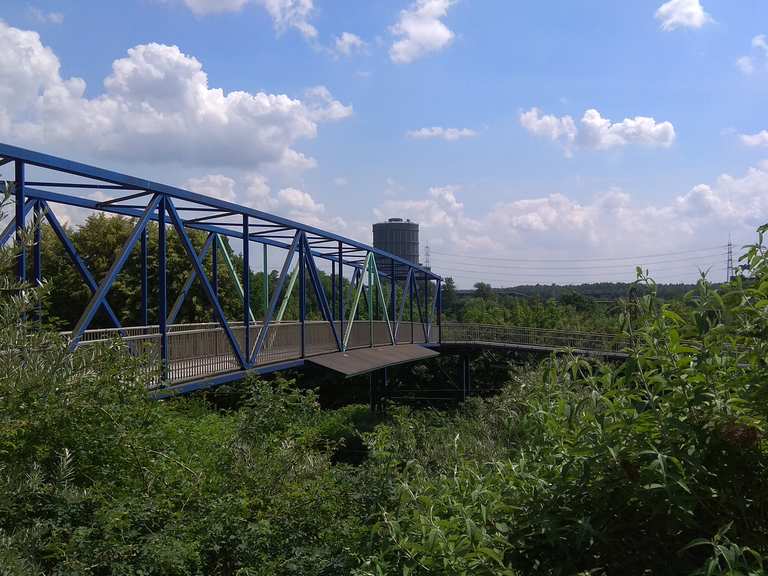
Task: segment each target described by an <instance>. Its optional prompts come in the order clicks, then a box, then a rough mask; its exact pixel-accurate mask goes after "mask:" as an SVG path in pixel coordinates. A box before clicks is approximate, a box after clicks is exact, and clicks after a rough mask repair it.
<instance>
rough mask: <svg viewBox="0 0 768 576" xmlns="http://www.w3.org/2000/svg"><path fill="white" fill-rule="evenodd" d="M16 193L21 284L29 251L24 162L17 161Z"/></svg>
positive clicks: (17, 267) (25, 278) (23, 279)
mask: <svg viewBox="0 0 768 576" xmlns="http://www.w3.org/2000/svg"><path fill="white" fill-rule="evenodd" d="M14 168H15V178H16V180H15V183H14V193H15V198H16V249H17V250H18V251H19V255H18V261H17V264H16V275H17V277H18V279H19V282H26V280H27V250H26V248H25V247H24V226H25V224H26V214H27V213H26V210H25V209H24V207H25V204H26V201H25V198H24V162H21V161H20V160H16V162H15V163H14Z"/></svg>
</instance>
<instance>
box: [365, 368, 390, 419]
mask: <svg viewBox="0 0 768 576" xmlns="http://www.w3.org/2000/svg"><path fill="white" fill-rule="evenodd" d="M388 393H389V370H388V369H387V368H382V369H381V370H378V371H376V372H369V373H368V400H369V404H370V410H371V412H372V413H374V414H380V413H382V412H383V411H384V398H385V397H386V396H387V395H388Z"/></svg>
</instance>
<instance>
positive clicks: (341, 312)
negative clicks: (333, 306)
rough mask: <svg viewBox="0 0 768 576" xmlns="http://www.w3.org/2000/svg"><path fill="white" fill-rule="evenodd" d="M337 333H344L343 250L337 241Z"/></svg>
mask: <svg viewBox="0 0 768 576" xmlns="http://www.w3.org/2000/svg"><path fill="white" fill-rule="evenodd" d="M339 334H344V251H343V244H342V243H341V242H339Z"/></svg>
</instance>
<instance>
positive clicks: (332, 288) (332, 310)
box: [331, 261, 336, 322]
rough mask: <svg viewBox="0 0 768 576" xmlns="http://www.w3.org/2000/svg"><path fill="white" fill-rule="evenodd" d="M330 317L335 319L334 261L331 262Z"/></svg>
mask: <svg viewBox="0 0 768 576" xmlns="http://www.w3.org/2000/svg"><path fill="white" fill-rule="evenodd" d="M331 319H332V320H333V321H334V322H335V321H336V261H332V262H331Z"/></svg>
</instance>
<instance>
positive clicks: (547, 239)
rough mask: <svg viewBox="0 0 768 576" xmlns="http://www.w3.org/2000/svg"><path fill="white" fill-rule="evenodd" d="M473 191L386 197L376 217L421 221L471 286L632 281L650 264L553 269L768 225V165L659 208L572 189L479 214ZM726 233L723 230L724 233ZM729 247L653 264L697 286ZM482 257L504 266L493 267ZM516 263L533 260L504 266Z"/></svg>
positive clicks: (667, 277)
mask: <svg viewBox="0 0 768 576" xmlns="http://www.w3.org/2000/svg"><path fill="white" fill-rule="evenodd" d="M463 194H469V192H468V191H465V190H463V189H462V188H460V187H458V186H442V187H433V188H430V189H429V190H427V192H426V193H425V194H424V195H423V196H422V197H420V198H412V199H404V200H400V199H398V200H389V201H386V202H384V203H383V204H382V205H380V206H379V207H378V208H376V209H375V210H374V216H375V217H377V218H380V219H381V218H386V217H388V216H392V215H397V216H399V217H403V218H409V219H411V220H413V221H415V222H418V223H419V224H420V226H421V232H422V236H423V237H428V238H429V239H430V246H431V247H432V249H433V262H432V268H433V270H434V271H435V272H437V273H438V274H441V275H443V276H454V277H456V278H457V279H458V280H459V283H460V284H463V285H464V286H468V285H471V284H472V283H473V282H476V281H479V280H484V281H492V282H493V283H494V284H495V285H499V284H506V285H514V284H522V283H536V282H542V283H549V282H560V283H563V282H569V281H570V282H589V281H599V280H624V281H627V280H631V279H632V278H633V275H634V266H635V265H639V266H644V265H646V264H648V263H647V262H644V261H643V259H641V258H638V259H637V260H628V261H626V266H625V267H623V268H621V266H620V268H621V270H617V269H616V268H615V267H614V268H611V269H610V270H609V271H603V268H601V266H597V268H595V269H592V267H591V265H586V264H585V265H584V267H583V269H580V270H579V271H576V272H568V270H574V268H573V267H574V266H576V267H577V268H578V266H579V265H578V264H572V263H562V264H560V265H559V267H560V268H565V270H559V271H554V272H553V271H551V269H550V270H549V271H547V267H548V266H552V264H551V262H548V260H550V259H556V260H558V261H560V262H563V261H565V262H568V260H570V259H574V262H578V259H579V258H583V257H584V255H585V254H588V255H589V256H590V257H615V256H622V257H623V256H627V255H633V254H658V253H666V252H679V251H681V250H698V249H701V248H702V247H712V246H713V245H717V244H723V245H724V244H725V243H726V241H727V235H726V232H727V231H730V232H732V233H733V234H734V237H735V238H736V239H738V241H739V242H748V241H749V240H750V239H751V238H754V232H755V229H756V228H757V226H759V225H760V224H763V223H765V222H768V162H763V163H761V164H759V165H757V166H754V167H752V168H749V169H748V170H747V171H746V173H745V174H743V175H741V176H732V175H729V174H723V175H721V176H720V177H719V178H717V179H716V180H715V181H714V182H711V183H700V184H697V185H695V186H693V187H691V188H690V189H689V190H688V191H683V192H681V193H678V194H671V195H670V196H669V198H668V199H667V200H662V201H660V202H658V203H655V204H645V203H642V201H641V200H640V199H639V198H633V197H632V196H631V195H630V194H628V193H627V192H625V191H623V190H621V189H618V188H609V189H608V190H605V191H602V192H599V193H596V194H594V195H593V196H592V197H591V198H587V199H577V198H574V197H572V196H570V195H569V194H567V193H563V192H553V193H551V194H546V195H540V196H533V197H528V198H517V199H510V200H507V201H502V202H498V203H496V204H494V205H492V206H490V207H489V208H488V210H487V211H485V212H481V213H479V214H478V215H476V216H469V214H468V213H467V211H466V210H465V207H464V204H463V203H462V202H461V200H460V198H461V196H462V195H463ZM500 231H503V233H501V232H500ZM713 231H715V235H714V236H713ZM718 231H723V232H722V237H720V235H719V234H718ZM724 251H725V250H724V248H723V251H722V252H723V254H720V253H718V252H717V250H716V249H715V250H710V251H709V253H708V254H704V255H702V256H691V257H690V261H689V260H685V259H684V261H683V260H676V261H674V262H673V263H664V264H663V265H657V264H650V265H649V266H648V267H649V268H650V271H651V273H652V275H656V276H657V277H658V278H659V279H660V280H661V281H680V280H688V281H691V280H695V279H696V277H697V274H698V269H699V267H701V268H704V269H706V268H708V267H709V266H714V268H713V270H714V271H713V279H714V280H716V281H719V280H720V279H721V273H720V271H721V270H722V267H723V266H725V254H724ZM477 256H482V257H493V258H500V259H501V260H498V261H496V262H484V261H483V260H482V259H481V260H477V258H475V257H477ZM515 258H517V259H525V260H527V261H529V262H531V263H528V264H520V261H519V260H518V261H517V263H516V264H515V263H512V262H506V263H502V260H503V259H510V260H511V259H515ZM655 260H658V258H656V259H655ZM622 266H623V265H622ZM609 268H610V267H609ZM718 274H720V275H718Z"/></svg>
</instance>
